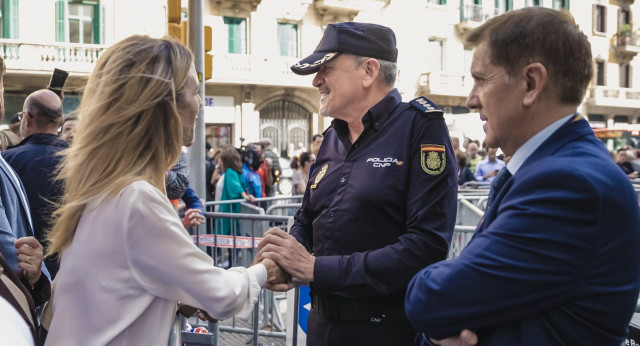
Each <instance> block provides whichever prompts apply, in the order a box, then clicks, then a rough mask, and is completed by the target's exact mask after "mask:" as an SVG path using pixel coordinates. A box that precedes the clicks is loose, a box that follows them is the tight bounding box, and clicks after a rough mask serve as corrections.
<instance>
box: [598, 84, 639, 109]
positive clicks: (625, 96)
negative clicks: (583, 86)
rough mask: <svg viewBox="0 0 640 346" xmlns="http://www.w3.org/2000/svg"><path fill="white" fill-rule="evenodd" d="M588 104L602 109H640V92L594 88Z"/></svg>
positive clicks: (636, 90) (624, 89) (605, 87)
mask: <svg viewBox="0 0 640 346" xmlns="http://www.w3.org/2000/svg"><path fill="white" fill-rule="evenodd" d="M587 104H589V105H592V106H601V107H621V108H640V90H638V89H628V88H616V87H607V86H601V85H597V86H592V87H591V88H590V89H589V97H588V98H587Z"/></svg>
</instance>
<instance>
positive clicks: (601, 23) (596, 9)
mask: <svg viewBox="0 0 640 346" xmlns="http://www.w3.org/2000/svg"><path fill="white" fill-rule="evenodd" d="M593 31H594V32H599V33H605V32H607V8H606V7H605V6H603V5H593Z"/></svg>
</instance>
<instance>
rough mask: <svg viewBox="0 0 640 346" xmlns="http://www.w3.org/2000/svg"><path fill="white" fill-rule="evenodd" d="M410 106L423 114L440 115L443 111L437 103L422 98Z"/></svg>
mask: <svg viewBox="0 0 640 346" xmlns="http://www.w3.org/2000/svg"><path fill="white" fill-rule="evenodd" d="M409 104H410V105H412V106H413V107H415V108H417V109H418V110H420V111H421V112H423V113H440V114H442V110H441V109H440V107H438V106H437V105H436V104H435V103H433V102H431V100H429V99H428V98H426V97H424V96H420V97H418V98H416V99H413V100H411V101H409Z"/></svg>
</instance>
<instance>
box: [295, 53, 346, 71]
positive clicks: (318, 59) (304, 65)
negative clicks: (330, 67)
mask: <svg viewBox="0 0 640 346" xmlns="http://www.w3.org/2000/svg"><path fill="white" fill-rule="evenodd" d="M339 55H340V53H339V52H318V53H312V54H311V55H309V56H308V57H306V58H304V59H302V60H300V61H299V62H297V63H296V64H295V65H293V66H291V71H293V73H295V74H299V75H307V74H312V73H316V72H318V70H319V69H320V66H322V65H324V64H326V63H327V62H329V61H330V60H332V59H335V58H336V57H338V56H339Z"/></svg>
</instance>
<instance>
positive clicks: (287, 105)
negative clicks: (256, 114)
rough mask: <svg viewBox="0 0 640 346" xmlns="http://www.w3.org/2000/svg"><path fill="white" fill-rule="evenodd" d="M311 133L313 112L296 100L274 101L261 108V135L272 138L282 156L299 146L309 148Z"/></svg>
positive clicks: (274, 146)
mask: <svg viewBox="0 0 640 346" xmlns="http://www.w3.org/2000/svg"><path fill="white" fill-rule="evenodd" d="M310 133H311V112H309V111H308V110H306V109H305V108H304V107H302V106H301V105H299V104H297V103H295V102H291V101H285V100H280V101H274V102H271V103H269V104H267V105H266V106H265V107H264V108H262V110H260V136H261V137H262V138H269V139H271V142H272V143H273V148H274V149H277V150H278V153H280V156H282V157H287V156H288V153H287V151H291V150H293V151H296V150H298V149H300V148H299V146H303V147H304V148H307V146H308V145H309V140H310ZM307 149H308V148H307ZM289 154H290V153H289Z"/></svg>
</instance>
